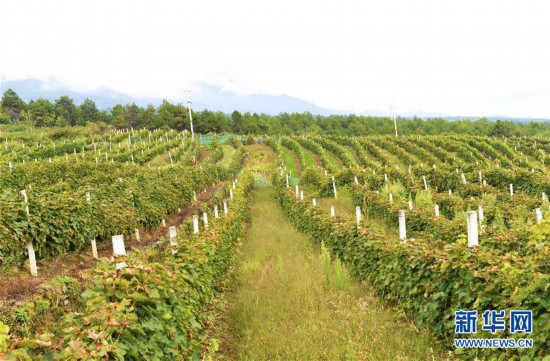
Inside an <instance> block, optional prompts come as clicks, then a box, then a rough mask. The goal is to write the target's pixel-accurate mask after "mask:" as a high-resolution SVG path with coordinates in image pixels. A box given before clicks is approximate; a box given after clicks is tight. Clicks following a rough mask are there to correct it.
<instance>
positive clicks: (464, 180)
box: [461, 173, 466, 184]
mask: <svg viewBox="0 0 550 361" xmlns="http://www.w3.org/2000/svg"><path fill="white" fill-rule="evenodd" d="M461 178H462V183H463V184H466V176H465V175H464V173H462V176H461Z"/></svg>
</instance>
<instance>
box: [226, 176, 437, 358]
mask: <svg viewBox="0 0 550 361" xmlns="http://www.w3.org/2000/svg"><path fill="white" fill-rule="evenodd" d="M254 199H255V201H254V203H253V205H252V212H251V213H252V219H251V224H250V228H249V231H248V233H247V237H246V240H245V242H244V245H243V247H242V252H241V254H240V255H239V259H238V267H237V269H236V270H235V271H234V279H233V280H232V281H231V282H230V283H231V285H230V290H229V291H228V292H227V293H226V298H227V314H226V315H225V317H224V319H225V320H224V321H225V322H224V326H223V327H222V328H223V330H221V331H219V333H220V336H219V337H220V338H221V348H220V351H221V352H220V359H222V360H409V359H410V360H433V359H438V357H437V355H436V354H434V352H433V351H431V348H430V345H431V344H432V341H431V340H430V339H429V338H428V337H427V336H426V335H424V334H420V333H419V332H418V331H417V330H416V329H415V328H414V327H413V326H411V325H410V324H409V323H407V322H405V321H404V320H402V319H398V318H397V316H394V315H393V312H391V310H388V309H386V308H384V307H382V306H381V305H380V303H379V302H378V300H377V299H376V298H375V297H374V296H373V294H372V291H371V290H370V289H369V288H368V287H367V286H366V285H364V284H360V283H358V282H357V281H355V280H354V279H352V278H350V277H349V276H348V274H347V272H346V271H345V269H343V268H342V267H341V266H339V262H334V261H332V262H331V261H330V256H329V255H328V253H327V252H321V250H320V249H319V248H320V247H319V246H318V245H317V244H316V243H314V242H312V240H311V239H310V238H309V237H308V236H306V235H305V234H303V233H300V232H298V231H296V230H295V229H294V228H293V227H292V225H291V224H290V223H289V221H288V220H287V219H286V218H285V215H284V214H283V213H282V211H281V209H280V208H279V206H278V204H277V202H276V200H275V191H274V189H273V188H272V187H270V186H263V187H260V188H258V189H257V190H256V191H255V195H254Z"/></svg>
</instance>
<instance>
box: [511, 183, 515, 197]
mask: <svg viewBox="0 0 550 361" xmlns="http://www.w3.org/2000/svg"><path fill="white" fill-rule="evenodd" d="M513 195H514V185H513V184H512V183H510V197H511V196H513Z"/></svg>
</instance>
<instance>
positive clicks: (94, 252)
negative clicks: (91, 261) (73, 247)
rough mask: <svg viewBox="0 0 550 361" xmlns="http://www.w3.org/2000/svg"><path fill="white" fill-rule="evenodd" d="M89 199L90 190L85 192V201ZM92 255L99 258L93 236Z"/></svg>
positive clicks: (88, 201)
mask: <svg viewBox="0 0 550 361" xmlns="http://www.w3.org/2000/svg"><path fill="white" fill-rule="evenodd" d="M90 201H91V196H90V192H86V202H87V203H90ZM92 256H93V257H94V258H95V259H98V258H99V256H98V254H97V243H96V240H95V237H94V239H92Z"/></svg>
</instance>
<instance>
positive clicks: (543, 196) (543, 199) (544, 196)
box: [542, 192, 546, 202]
mask: <svg viewBox="0 0 550 361" xmlns="http://www.w3.org/2000/svg"><path fill="white" fill-rule="evenodd" d="M545 200H546V193H544V192H542V201H543V202H544V201H545Z"/></svg>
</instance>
